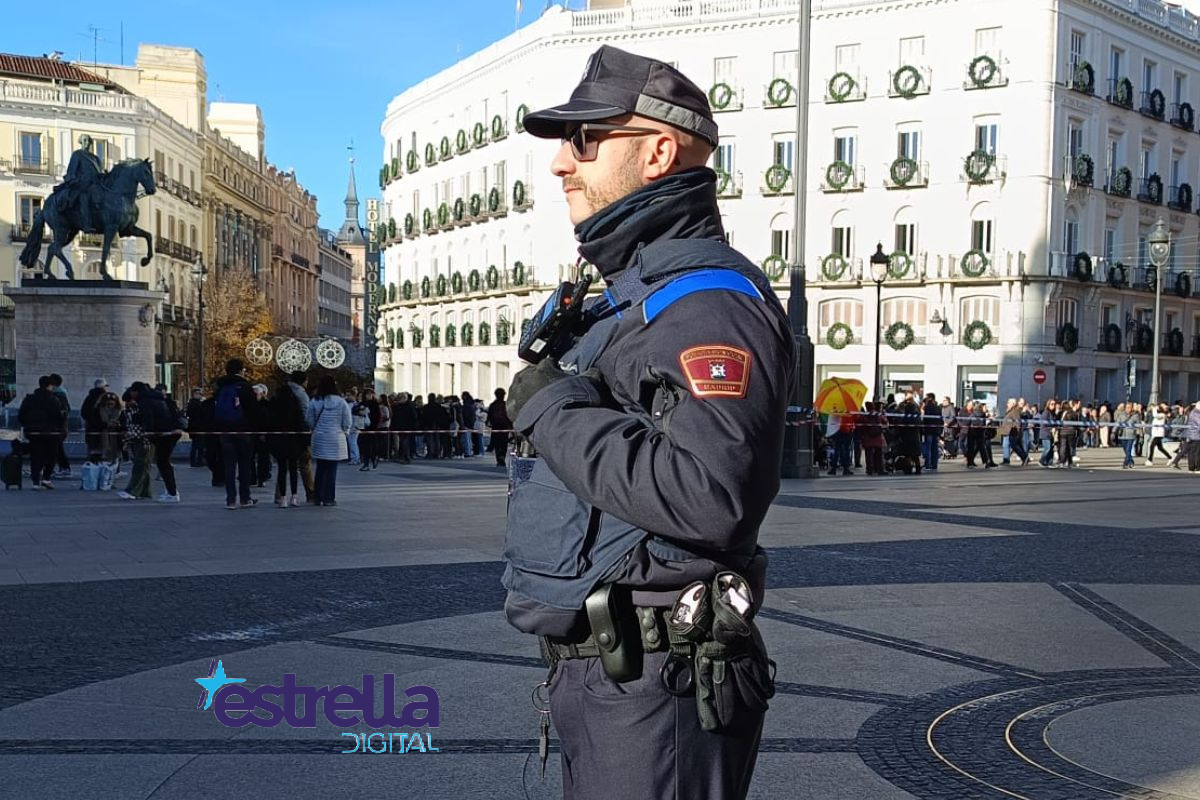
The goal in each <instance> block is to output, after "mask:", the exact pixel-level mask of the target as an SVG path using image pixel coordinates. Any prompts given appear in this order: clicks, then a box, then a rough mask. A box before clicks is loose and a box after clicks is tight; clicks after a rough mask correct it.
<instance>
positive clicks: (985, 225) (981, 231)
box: [971, 219, 992, 253]
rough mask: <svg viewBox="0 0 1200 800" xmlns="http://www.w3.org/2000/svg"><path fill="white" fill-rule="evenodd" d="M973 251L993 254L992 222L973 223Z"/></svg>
mask: <svg viewBox="0 0 1200 800" xmlns="http://www.w3.org/2000/svg"><path fill="white" fill-rule="evenodd" d="M971 249H972V250H982V251H983V252H984V253H990V252H992V220H990V219H977V220H974V221H973V222H972V223H971Z"/></svg>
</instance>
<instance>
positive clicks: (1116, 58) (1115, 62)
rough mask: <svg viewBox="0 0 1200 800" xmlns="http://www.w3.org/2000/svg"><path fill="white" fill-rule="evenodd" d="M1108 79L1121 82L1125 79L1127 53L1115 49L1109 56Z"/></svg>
mask: <svg viewBox="0 0 1200 800" xmlns="http://www.w3.org/2000/svg"><path fill="white" fill-rule="evenodd" d="M1108 77H1109V78H1111V79H1112V80H1114V81H1115V80H1120V79H1121V78H1124V77H1125V51H1124V50H1121V49H1119V48H1116V47H1114V48H1113V49H1112V52H1111V53H1110V54H1109V56H1108Z"/></svg>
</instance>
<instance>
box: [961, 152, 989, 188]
mask: <svg viewBox="0 0 1200 800" xmlns="http://www.w3.org/2000/svg"><path fill="white" fill-rule="evenodd" d="M995 163H996V157H995V156H993V155H992V154H991V153H989V152H987V151H986V150H973V151H971V154H970V155H968V156H967V157H966V159H965V160H964V161H963V172H965V173H967V180H969V181H970V182H971V183H980V182H982V181H984V180H986V179H987V176H988V173H989V172H991V170H992V165H993V164H995Z"/></svg>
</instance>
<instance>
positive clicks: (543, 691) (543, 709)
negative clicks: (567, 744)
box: [530, 665, 557, 779]
mask: <svg viewBox="0 0 1200 800" xmlns="http://www.w3.org/2000/svg"><path fill="white" fill-rule="evenodd" d="M556 668H557V665H555V666H554V667H551V668H550V674H549V675H547V676H546V680H544V681H542V682H541V683H539V684H538V685H537V686H535V687H533V694H532V696H531V697H530V701H531V702H532V703H533V710H534V711H536V712H537V713H538V717H539V719H538V759H539V760H540V761H541V765H542V778H543V779H545V777H546V759H547V758H548V757H549V756H550V681H551V679H553V677H554V672H555V669H556Z"/></svg>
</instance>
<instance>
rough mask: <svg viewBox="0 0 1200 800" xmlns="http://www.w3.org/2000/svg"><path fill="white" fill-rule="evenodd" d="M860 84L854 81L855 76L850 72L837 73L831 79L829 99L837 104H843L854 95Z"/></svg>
mask: <svg viewBox="0 0 1200 800" xmlns="http://www.w3.org/2000/svg"><path fill="white" fill-rule="evenodd" d="M857 85H858V82H857V81H856V80H854V76H853V75H851V74H850V73H849V72H837V73H834V76H833V77H832V78H830V79H829V85H828V89H829V97H830V98H831V99H832V100H833V102H835V103H841V102H844V101H845V100H846V98H847V97H849V96H850V95H851V94H853V93H854V87H855V86H857Z"/></svg>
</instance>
